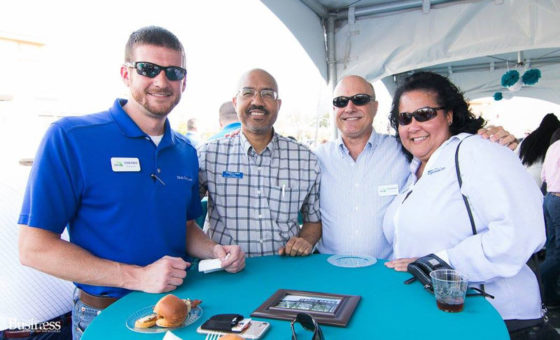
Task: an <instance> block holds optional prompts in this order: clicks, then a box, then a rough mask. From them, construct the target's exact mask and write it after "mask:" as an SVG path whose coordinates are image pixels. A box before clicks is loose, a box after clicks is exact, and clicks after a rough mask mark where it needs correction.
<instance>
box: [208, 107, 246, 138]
mask: <svg viewBox="0 0 560 340" xmlns="http://www.w3.org/2000/svg"><path fill="white" fill-rule="evenodd" d="M218 121H219V123H220V129H221V130H220V132H218V133H217V134H215V135H213V136H212V137H210V138H208V140H209V141H210V140H214V139H218V138H222V137H224V136H225V135H227V134H229V133H232V132H234V131H237V130H239V129H241V122H240V121H239V118H238V117H237V112H235V107H233V103H232V102H231V101H227V102H225V103H223V104H222V105H221V106H220V111H219V118H218Z"/></svg>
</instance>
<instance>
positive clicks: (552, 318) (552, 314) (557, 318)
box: [548, 309, 560, 333]
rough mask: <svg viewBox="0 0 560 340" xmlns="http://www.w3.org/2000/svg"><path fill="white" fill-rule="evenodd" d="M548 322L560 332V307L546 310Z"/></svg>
mask: <svg viewBox="0 0 560 340" xmlns="http://www.w3.org/2000/svg"><path fill="white" fill-rule="evenodd" d="M548 322H549V323H550V324H551V325H552V327H554V328H556V331H557V332H558V333H560V309H556V310H552V311H548Z"/></svg>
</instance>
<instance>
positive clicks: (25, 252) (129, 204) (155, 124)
mask: <svg viewBox="0 0 560 340" xmlns="http://www.w3.org/2000/svg"><path fill="white" fill-rule="evenodd" d="M184 65H185V54H184V49H183V46H182V44H181V42H180V41H179V40H178V39H177V37H176V36H175V35H173V33H171V32H169V31H167V30H165V29H163V28H160V27H154V26H151V27H145V28H141V29H140V30H138V31H136V32H134V33H132V34H131V36H130V37H129V40H128V42H127V45H126V49H125V64H124V65H123V66H122V67H121V77H122V80H123V82H124V83H125V85H126V86H127V87H128V88H129V89H130V99H129V100H124V99H117V100H116V101H115V103H114V105H113V106H112V107H111V108H110V109H109V110H108V111H104V112H101V113H97V114H92V115H87V116H82V117H68V118H63V119H61V120H59V121H58V122H56V123H54V124H53V125H52V126H51V127H50V128H49V130H48V131H47V133H46V135H45V137H44V139H43V141H42V143H41V145H40V147H39V150H38V153H37V157H36V159H35V162H34V164H33V169H32V172H31V175H30V177H29V182H28V186H27V190H26V193H25V198H24V202H23V208H22V212H21V215H20V218H19V223H20V240H19V245H20V260H21V262H22V263H23V264H25V265H28V266H31V267H34V268H37V269H39V270H41V271H44V272H46V273H49V274H52V275H54V276H57V277H60V278H63V279H66V280H71V281H74V282H75V284H76V286H77V288H78V289H77V290H76V294H75V295H76V296H75V305H74V310H73V323H74V326H73V332H74V338H75V339H79V338H80V337H81V334H82V332H83V330H84V329H85V328H86V327H87V325H88V324H89V323H90V322H91V320H92V319H93V318H94V317H95V316H96V315H97V313H98V312H99V311H100V310H102V309H103V308H105V307H106V306H108V305H109V304H111V303H112V302H114V301H115V300H116V299H118V298H120V297H122V296H123V295H125V294H127V293H128V292H129V291H131V290H139V291H144V292H153V293H161V292H168V291H171V290H174V289H175V288H176V287H177V286H180V285H181V284H182V283H183V281H184V279H185V277H186V275H187V273H186V269H187V268H188V267H189V266H190V263H189V262H187V261H186V258H187V255H190V256H194V257H198V258H220V259H221V260H222V266H223V267H224V268H225V270H227V271H229V272H237V271H239V270H241V269H243V267H244V266H245V259H244V253H243V251H242V250H241V249H240V248H239V247H238V246H221V245H219V244H217V243H216V242H214V241H212V240H211V239H209V238H208V237H207V236H206V235H205V234H204V233H203V232H202V229H200V228H199V227H198V226H197V225H196V223H195V222H194V219H195V218H197V217H199V215H201V213H202V211H201V205H200V197H199V194H198V160H197V156H196V150H195V149H194V147H192V146H191V144H190V143H188V142H187V141H186V139H185V137H183V136H181V135H180V134H178V133H176V132H175V131H173V130H171V128H170V125H169V121H168V120H167V115H168V114H169V113H170V112H171V110H172V109H173V108H174V107H175V105H177V103H178V102H179V100H180V98H181V93H182V92H183V91H184V89H185V83H186V72H187V71H186V70H185V69H184ZM162 71H163V72H162ZM65 226H68V230H69V233H70V242H65V241H63V240H61V239H60V234H61V233H62V231H63V230H64V228H65ZM226 254H229V255H230V256H228V257H227V258H226Z"/></svg>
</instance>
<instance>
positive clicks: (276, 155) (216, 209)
mask: <svg viewBox="0 0 560 340" xmlns="http://www.w3.org/2000/svg"><path fill="white" fill-rule="evenodd" d="M238 88H239V91H238V92H237V94H236V95H235V97H233V100H232V101H233V104H234V106H235V109H236V111H237V114H238V116H239V118H240V119H241V133H239V134H237V135H235V136H233V137H231V138H221V139H216V140H213V141H210V142H208V143H206V144H205V145H203V146H201V147H200V148H199V150H198V155H199V164H200V171H199V182H200V193H201V195H204V194H205V193H206V192H208V217H209V218H208V219H207V220H208V222H207V224H206V226H205V231H207V233H208V235H209V236H210V237H211V238H212V239H213V240H215V241H216V242H219V243H222V244H237V245H239V246H241V248H242V249H243V250H244V251H245V253H246V254H247V255H248V256H263V255H273V254H277V253H278V254H281V255H284V254H285V255H291V256H299V255H308V254H310V253H311V251H312V248H313V246H314V245H315V243H316V242H317V240H319V238H320V237H321V214H320V211H319V185H320V172H319V164H318V162H317V159H316V158H315V155H314V154H313V153H312V152H311V151H310V150H309V149H308V148H307V147H306V146H304V145H302V144H300V143H297V142H294V141H293V140H291V139H289V138H286V137H283V136H280V135H278V134H277V133H276V132H275V131H274V129H273V125H274V123H275V122H276V118H277V116H278V111H279V110H280V106H281V103H282V101H281V100H280V98H278V86H277V84H276V80H275V79H274V78H273V77H272V76H271V75H270V74H269V73H268V72H266V71H264V70H261V69H254V70H251V71H249V72H247V73H245V74H244V75H243V76H242V77H241V79H240V81H239V87H238ZM299 211H301V212H302V215H303V226H302V227H301V229H300V226H299V223H298V212H299Z"/></svg>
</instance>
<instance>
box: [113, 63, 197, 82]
mask: <svg viewBox="0 0 560 340" xmlns="http://www.w3.org/2000/svg"><path fill="white" fill-rule="evenodd" d="M124 65H125V66H127V67H132V68H134V69H136V72H138V74H139V75H141V76H144V77H148V78H155V77H157V75H158V74H160V73H161V71H164V72H165V76H166V77H167V79H169V80H171V81H177V80H183V78H185V76H186V75H187V70H185V69H184V68H182V67H179V66H167V67H165V66H160V65H158V64H154V63H149V62H147V61H135V62H133V63H125V64H124Z"/></svg>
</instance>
